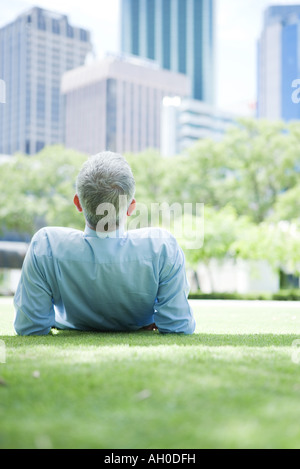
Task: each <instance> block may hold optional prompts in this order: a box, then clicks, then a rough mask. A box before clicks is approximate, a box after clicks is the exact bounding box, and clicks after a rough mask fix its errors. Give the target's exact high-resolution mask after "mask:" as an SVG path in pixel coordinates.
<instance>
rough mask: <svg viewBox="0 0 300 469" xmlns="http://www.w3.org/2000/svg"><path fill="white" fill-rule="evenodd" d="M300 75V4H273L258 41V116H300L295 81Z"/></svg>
mask: <svg viewBox="0 0 300 469" xmlns="http://www.w3.org/2000/svg"><path fill="white" fill-rule="evenodd" d="M299 78H300V6H299V5H284V6H272V7H269V8H268V9H267V10H266V11H265V15H264V26H263V31H262V33H261V37H260V40H259V44H258V89H257V94H258V117H262V118H268V119H273V120H278V119H283V120H285V121H290V120H299V119H300V104H297V103H295V102H294V101H293V99H292V96H293V91H295V90H294V89H293V83H294V81H295V80H297V79H299Z"/></svg>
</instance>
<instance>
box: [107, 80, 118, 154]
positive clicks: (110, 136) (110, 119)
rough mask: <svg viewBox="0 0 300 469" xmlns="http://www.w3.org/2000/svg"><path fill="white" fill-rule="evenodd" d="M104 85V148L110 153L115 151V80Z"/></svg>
mask: <svg viewBox="0 0 300 469" xmlns="http://www.w3.org/2000/svg"><path fill="white" fill-rule="evenodd" d="M106 83H107V85H106V86H107V88H106V119H107V120H106V122H107V131H106V148H107V149H108V150H110V151H116V133H117V102H116V100H117V82H116V80H114V79H111V78H110V79H108V80H107V82H106Z"/></svg>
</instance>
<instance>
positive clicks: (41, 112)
mask: <svg viewBox="0 0 300 469" xmlns="http://www.w3.org/2000/svg"><path fill="white" fill-rule="evenodd" d="M36 98H37V99H36V118H37V121H41V120H44V119H45V108H46V105H45V85H43V84H41V83H38V85H37V97H36Z"/></svg>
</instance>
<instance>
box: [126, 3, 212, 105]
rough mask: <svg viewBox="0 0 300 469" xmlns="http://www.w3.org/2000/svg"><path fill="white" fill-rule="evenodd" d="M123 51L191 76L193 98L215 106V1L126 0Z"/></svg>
mask: <svg viewBox="0 0 300 469" xmlns="http://www.w3.org/2000/svg"><path fill="white" fill-rule="evenodd" d="M121 5H122V8H121V50H122V52H124V53H126V54H133V55H139V56H141V57H146V58H149V59H152V60H155V61H157V62H158V64H159V65H160V66H161V67H162V68H165V69H168V70H172V71H174V72H179V73H183V74H185V75H188V76H189V78H190V80H191V97H192V98H194V99H197V100H201V101H205V102H207V103H210V104H213V102H214V99H213V96H214V91H215V90H214V48H215V40H214V9H215V5H214V0H122V4H121Z"/></svg>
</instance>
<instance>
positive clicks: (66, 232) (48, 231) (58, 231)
mask: <svg viewBox="0 0 300 469" xmlns="http://www.w3.org/2000/svg"><path fill="white" fill-rule="evenodd" d="M71 235H73V236H82V235H83V232H82V231H80V230H75V229H74V228H66V227H62V226H46V227H44V228H41V229H40V230H38V231H37V232H36V233H35V235H34V236H33V238H32V239H33V240H40V239H43V238H45V237H53V236H55V237H58V238H65V237H68V236H71Z"/></svg>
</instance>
